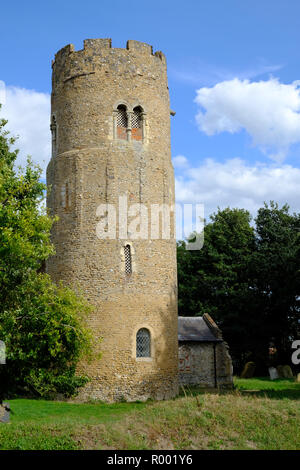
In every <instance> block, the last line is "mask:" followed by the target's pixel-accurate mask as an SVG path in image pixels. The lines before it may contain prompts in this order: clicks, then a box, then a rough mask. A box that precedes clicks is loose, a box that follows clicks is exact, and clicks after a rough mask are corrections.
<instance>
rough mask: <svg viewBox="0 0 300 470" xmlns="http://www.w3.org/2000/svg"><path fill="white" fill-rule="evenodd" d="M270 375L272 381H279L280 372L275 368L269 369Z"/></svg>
mask: <svg viewBox="0 0 300 470" xmlns="http://www.w3.org/2000/svg"><path fill="white" fill-rule="evenodd" d="M269 374H270V379H271V380H275V379H278V372H277V370H276V369H275V367H269Z"/></svg>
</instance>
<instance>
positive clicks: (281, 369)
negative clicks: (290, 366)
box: [276, 366, 284, 379]
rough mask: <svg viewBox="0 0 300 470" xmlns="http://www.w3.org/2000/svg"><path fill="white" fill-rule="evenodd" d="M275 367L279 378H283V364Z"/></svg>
mask: <svg viewBox="0 0 300 470" xmlns="http://www.w3.org/2000/svg"><path fill="white" fill-rule="evenodd" d="M276 369H277V373H278V376H279V378H280V379H283V378H284V375H283V366H277V367H276Z"/></svg>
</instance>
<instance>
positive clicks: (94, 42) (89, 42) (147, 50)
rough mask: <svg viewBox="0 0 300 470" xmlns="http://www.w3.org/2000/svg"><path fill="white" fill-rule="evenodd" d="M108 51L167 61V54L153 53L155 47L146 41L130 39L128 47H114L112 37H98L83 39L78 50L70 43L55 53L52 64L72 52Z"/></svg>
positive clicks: (100, 53)
mask: <svg viewBox="0 0 300 470" xmlns="http://www.w3.org/2000/svg"><path fill="white" fill-rule="evenodd" d="M108 51H119V52H120V51H124V53H126V52H128V53H134V54H135V55H137V54H139V55H143V56H146V55H148V56H153V57H155V58H159V59H160V60H161V61H162V62H164V63H165V62H166V58H165V55H164V54H163V53H162V52H161V51H157V52H155V53H153V47H152V46H151V45H150V44H146V43H145V42H140V41H135V40H132V39H129V40H128V41H127V43H126V48H114V47H112V41H111V39H110V38H97V39H85V40H84V41H83V49H79V50H78V51H76V50H75V48H74V44H68V45H67V46H65V47H63V48H62V49H60V50H59V51H58V52H57V53H56V54H55V59H54V60H53V61H52V65H54V64H55V63H58V62H60V63H61V62H62V61H64V60H65V59H66V58H67V57H69V56H70V55H71V54H72V55H78V56H81V55H82V53H83V52H86V53H87V54H88V55H104V54H106V53H107V52H108Z"/></svg>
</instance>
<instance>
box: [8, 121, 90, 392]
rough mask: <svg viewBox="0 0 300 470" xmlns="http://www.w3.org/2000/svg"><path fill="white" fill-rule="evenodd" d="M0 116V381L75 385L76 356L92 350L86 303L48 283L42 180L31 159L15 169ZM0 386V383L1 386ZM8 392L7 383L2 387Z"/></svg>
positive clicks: (43, 386)
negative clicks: (1, 360) (1, 345)
mask: <svg viewBox="0 0 300 470" xmlns="http://www.w3.org/2000/svg"><path fill="white" fill-rule="evenodd" d="M5 125H6V121H5V120H1V121H0V338H1V339H3V340H4V341H5V343H6V352H7V365H6V366H5V367H4V368H3V367H2V369H3V370H2V378H1V380H0V382H1V383H2V386H3V383H4V376H3V375H4V373H5V376H6V379H5V383H6V388H8V389H9V392H10V393H11V392H12V391H15V390H20V389H25V390H30V391H31V392H34V393H37V394H39V395H42V396H43V395H49V393H54V392H61V393H65V394H67V395H72V394H74V393H75V391H76V389H77V388H78V387H79V386H80V385H82V384H84V383H85V382H86V380H87V378H86V377H76V375H75V366H76V364H77V363H78V361H79V359H80V358H81V357H82V356H83V355H84V354H85V355H86V354H87V353H89V354H90V352H91V336H90V334H89V332H88V330H87V327H86V324H85V317H86V314H87V313H88V311H89V309H90V307H89V305H88V304H87V302H85V301H84V300H83V298H82V297H80V296H78V295H76V294H75V293H74V292H73V291H72V290H71V289H69V288H66V287H63V286H62V285H59V286H56V285H54V284H53V283H52V282H51V280H50V278H49V277H48V276H47V275H46V274H43V273H41V272H39V271H41V267H42V265H43V263H44V262H45V260H46V259H47V258H48V257H49V255H51V254H53V253H54V247H53V246H52V244H51V242H50V229H51V226H52V224H53V222H55V219H54V218H52V217H50V216H49V215H48V214H47V212H46V209H45V205H44V198H45V190H46V185H45V184H43V183H42V182H41V181H40V176H41V170H40V169H39V168H38V167H37V166H35V165H33V163H32V162H31V160H30V159H28V161H27V166H26V168H25V169H24V170H22V169H19V170H15V167H14V165H15V161H16V158H17V154H18V152H17V151H12V150H11V146H12V145H13V144H14V142H15V141H14V139H13V138H10V137H9V135H8V132H7V131H5ZM3 392H4V391H2V393H3ZM6 393H7V390H6Z"/></svg>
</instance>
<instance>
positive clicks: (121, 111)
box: [117, 104, 128, 140]
mask: <svg viewBox="0 0 300 470" xmlns="http://www.w3.org/2000/svg"><path fill="white" fill-rule="evenodd" d="M127 127H128V119H127V109H126V106H124V105H123V104H120V105H119V106H118V108H117V135H118V139H125V140H126V139H127Z"/></svg>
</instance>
